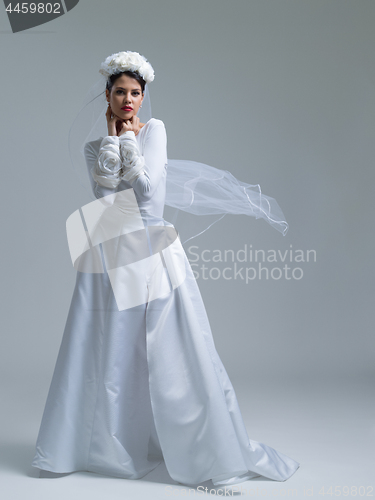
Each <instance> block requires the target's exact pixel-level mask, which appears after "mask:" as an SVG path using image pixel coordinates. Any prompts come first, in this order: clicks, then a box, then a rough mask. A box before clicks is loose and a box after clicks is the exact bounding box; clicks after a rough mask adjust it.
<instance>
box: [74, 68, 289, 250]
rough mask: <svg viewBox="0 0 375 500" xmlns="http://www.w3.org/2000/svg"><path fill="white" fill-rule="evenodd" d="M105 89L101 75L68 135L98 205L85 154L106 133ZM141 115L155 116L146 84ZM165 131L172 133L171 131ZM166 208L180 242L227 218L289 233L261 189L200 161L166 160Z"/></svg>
mask: <svg viewBox="0 0 375 500" xmlns="http://www.w3.org/2000/svg"><path fill="white" fill-rule="evenodd" d="M105 87H106V78H105V77H104V76H102V77H101V78H99V79H98V80H97V82H96V83H95V84H94V85H92V87H91V88H90V89H89V91H88V92H87V94H86V96H85V98H84V102H83V105H82V107H81V109H80V111H79V112H78V114H77V116H76V117H75V119H74V122H73V124H72V126H71V127H70V130H69V154H70V159H71V164H72V167H73V171H74V173H75V174H76V175H77V177H78V179H79V182H80V184H81V185H82V187H83V188H84V190H85V191H86V193H87V195H88V197H89V199H91V200H95V196H94V194H93V190H92V186H93V182H94V181H93V179H92V177H91V174H90V172H89V171H88V169H87V166H86V163H85V159H84V154H83V150H84V146H85V144H86V143H87V142H90V141H95V140H97V139H99V138H100V137H105V136H106V135H107V134H108V132H107V122H106V118H105V112H106V109H107V106H108V103H107V101H106V96H105ZM137 116H138V117H139V118H140V121H141V122H144V123H146V122H147V121H148V120H149V119H150V118H151V117H152V110H151V99H150V91H149V85H148V84H146V86H145V95H144V99H143V103H142V108H141V109H140V110H139V112H138V115H137ZM167 125H168V124H167ZM166 128H167V132H168V126H166ZM165 205H166V212H167V216H166V215H165V216H166V219H167V220H168V221H169V222H171V223H172V224H175V225H176V229H177V231H178V232H179V235H180V239H181V241H182V243H186V242H187V241H189V240H191V239H192V238H195V237H197V236H199V235H200V234H202V233H204V232H205V231H207V230H208V229H209V228H210V227H211V226H212V225H213V224H215V223H216V222H218V221H219V220H221V219H222V218H223V217H224V216H225V215H226V214H243V215H249V216H252V217H255V218H257V219H258V218H263V219H265V220H266V221H267V222H268V223H269V224H270V225H271V226H272V227H274V228H275V229H277V230H278V231H280V232H281V233H282V234H283V235H285V234H286V232H287V230H288V224H287V222H286V221H285V217H284V214H283V212H282V210H281V208H280V207H279V205H278V203H277V201H276V200H275V199H274V198H271V197H269V196H267V195H264V194H263V193H262V192H261V188H260V186H259V184H255V185H254V184H248V183H245V182H242V181H240V180H238V179H237V178H236V177H235V176H234V175H232V174H231V173H230V172H229V171H227V170H221V169H218V168H216V167H213V166H210V165H207V164H204V163H199V162H196V161H191V160H173V159H169V158H168V167H167V182H166V199H165ZM181 213H183V217H181V216H180V214H181ZM180 219H181V220H180Z"/></svg>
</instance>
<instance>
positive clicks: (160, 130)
mask: <svg viewBox="0 0 375 500" xmlns="http://www.w3.org/2000/svg"><path fill="white" fill-rule="evenodd" d="M101 72H102V74H103V75H104V76H105V78H106V100H107V103H108V104H107V106H108V107H107V110H106V113H105V116H106V124H107V135H105V136H104V137H99V138H98V139H96V140H94V141H89V142H87V143H86V145H85V148H84V152H85V158H86V163H87V167H88V170H89V173H90V177H91V185H92V189H93V192H94V193H95V201H93V202H92V203H90V204H87V205H85V206H84V207H82V210H81V213H79V211H77V212H76V213H75V214H72V216H71V218H70V221H68V224H67V228H68V238H69V237H70V242H69V244H70V249H71V252H72V246H73V243H74V244H75V243H77V241H78V240H79V241H81V240H80V238H81V237H82V238H83V240H84V244H81V250H80V251H77V252H75V253H74V252H72V257H73V254H74V256H75V257H74V258H73V262H74V265H75V267H76V269H77V271H78V272H77V281H76V286H75V289H74V293H73V298H72V302H71V306H70V310H69V315H68V319H67V323H66V327H65V330H64V334H63V339H62V343H61V347H60V351H59V354H58V358H57V362H56V367H55V371H54V374H53V378H52V382H51V386H50V390H49V393H48V397H47V402H46V406H45V409H44V414H43V418H42V422H41V426H40V431H39V435H38V439H37V444H36V454H35V457H34V460H33V463H32V465H33V466H34V467H38V468H39V469H41V470H47V471H53V472H56V473H67V472H73V471H79V470H82V471H92V472H96V473H100V474H106V475H111V476H118V477H123V478H127V479H139V478H141V477H143V476H145V475H146V474H147V473H148V472H150V471H151V470H153V469H154V468H155V467H156V466H157V465H159V464H160V463H161V462H162V461H163V460H164V462H165V465H166V468H167V470H168V472H169V474H170V476H171V477H172V478H173V479H174V480H176V481H178V482H180V483H183V484H190V485H198V484H199V483H201V482H203V481H206V480H210V479H211V480H212V482H213V484H214V485H230V484H235V483H240V482H243V481H246V480H248V479H252V478H254V477H257V476H264V477H266V478H270V479H273V480H276V481H285V480H286V479H288V478H289V477H290V476H291V475H292V474H293V473H294V472H295V471H296V470H297V469H298V467H299V463H298V462H296V461H295V460H293V459H292V458H289V457H287V456H286V455H284V454H282V453H280V452H277V451H276V450H274V449H273V448H271V447H269V446H267V445H265V444H263V443H259V442H257V441H253V440H251V439H249V437H248V435H247V431H246V428H245V425H244V422H243V419H242V416H241V412H240V409H239V406H238V403H237V399H236V394H235V391H234V389H233V386H232V384H231V382H230V380H229V377H228V374H227V372H226V370H225V368H224V366H223V364H222V362H221V360H220V357H219V355H218V353H217V351H216V349H215V345H214V341H213V337H212V333H211V329H210V325H209V321H208V318H207V315H206V311H205V308H204V305H203V301H202V297H201V295H200V292H199V288H198V286H197V283H196V280H195V278H194V275H193V272H192V269H191V267H190V264H189V261H188V259H187V257H186V254H185V252H184V249H183V247H182V245H181V241H180V238H179V236H178V233H177V232H176V230H175V228H174V226H173V225H172V224H171V223H170V222H168V221H166V220H165V219H164V218H163V210H164V205H165V203H166V197H168V196H169V199H170V200H171V199H172V198H173V196H172V195H173V194H175V195H176V194H178V195H179V196H176V198H180V197H181V196H180V195H181V193H182V197H183V193H184V192H183V190H182V191H179V188H178V187H176V188H175V192H174V193H173V192H172V191H173V189H174V188H173V187H172V186H171V185H170V187H169V188H168V179H169V176H170V175H172V176H173V180H174V183H173V186H176V185H177V184H178V181H181V182H180V186H182V185H183V182H185V183H187V184H188V182H186V179H184V180H181V179H182V177H183V174H182V173H181V171H180V172H177V173H176V172H175V173H174V174H170V173H169V172H168V169H169V168H170V166H171V164H172V165H173V166H174V167H175V168H176V169H178V165H177V164H176V163H173V162H171V161H169V160H168V158H167V136H166V130H165V126H164V123H163V122H162V121H161V120H158V119H155V118H150V119H149V120H147V122H146V123H141V122H140V119H139V118H138V116H137V114H138V112H139V110H140V109H141V107H142V105H143V102H144V98H145V87H146V85H148V84H149V83H150V82H151V81H152V80H153V79H154V72H153V69H152V67H151V65H150V64H149V63H148V62H147V61H146V59H145V58H144V57H143V56H141V55H139V54H138V53H135V52H120V53H118V54H113V55H112V56H110V57H108V58H107V59H106V61H105V62H104V63H103V64H102V67H101ZM185 173H186V172H185ZM179 176H180V177H179ZM193 184H194V183H193ZM216 184H217V183H216ZM189 186H190V189H191V183H190V184H189ZM168 193H169V194H168ZM245 194H246V196H247V197H248V199H249V201H250V198H249V196H248V192H245ZM265 198H267V197H265ZM268 200H271V199H270V198H268ZM185 201H186V200H185ZM176 203H177V202H176ZM184 203H185V202H184ZM254 203H255V201H254ZM254 203H253V204H254ZM190 205H191V204H190ZM176 206H177V205H176ZM185 206H186V205H185ZM254 206H255V205H254ZM253 208H254V207H253ZM257 208H258V211H255V212H254V213H253V215H255V216H257V215H258V216H260V215H259V213H261V210H262V209H263V208H262V205H261V204H260V205H259V206H258V207H257ZM207 213H208V212H207ZM212 213H213V212H212ZM269 218H270V220H269V222H271V223H272V222H273V223H276V222H277V221H276V222H275V219H274V218H272V217H269ZM281 221H282V219H281V220H280V221H279V222H280V223H281ZM69 231H70V233H69ZM80 231H81V232H80ZM69 235H70V236H69ZM72 235H73V236H72ZM83 240H82V241H83ZM82 241H81V243H82Z"/></svg>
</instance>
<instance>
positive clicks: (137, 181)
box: [119, 119, 167, 199]
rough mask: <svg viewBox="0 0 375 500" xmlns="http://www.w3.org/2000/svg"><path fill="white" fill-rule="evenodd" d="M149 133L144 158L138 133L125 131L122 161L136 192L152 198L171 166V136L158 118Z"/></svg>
mask: <svg viewBox="0 0 375 500" xmlns="http://www.w3.org/2000/svg"><path fill="white" fill-rule="evenodd" d="M150 127H151V129H150V130H147V135H146V138H145V144H144V147H143V155H141V153H140V151H139V147H138V143H137V140H136V137H135V134H134V132H131V131H129V132H125V134H123V135H121V136H120V137H119V143H120V156H121V160H122V172H123V174H122V179H124V180H125V181H127V182H129V183H130V185H131V186H132V188H133V189H134V191H135V192H136V193H137V194H139V195H142V197H143V198H146V199H150V198H151V197H152V196H153V194H154V192H155V190H156V188H157V187H158V185H159V182H160V180H161V177H162V174H163V170H164V166H165V164H166V163H167V134H166V131H165V126H164V123H163V122H162V121H161V120H156V119H154V120H153V122H152V123H150Z"/></svg>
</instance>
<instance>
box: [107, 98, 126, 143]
mask: <svg viewBox="0 0 375 500" xmlns="http://www.w3.org/2000/svg"><path fill="white" fill-rule="evenodd" d="M105 116H106V118H107V126H108V135H118V133H119V131H120V130H121V129H122V119H121V118H120V117H118V116H117V115H115V114H114V113H112V109H111V105H110V104H108V108H107V111H106V114H105Z"/></svg>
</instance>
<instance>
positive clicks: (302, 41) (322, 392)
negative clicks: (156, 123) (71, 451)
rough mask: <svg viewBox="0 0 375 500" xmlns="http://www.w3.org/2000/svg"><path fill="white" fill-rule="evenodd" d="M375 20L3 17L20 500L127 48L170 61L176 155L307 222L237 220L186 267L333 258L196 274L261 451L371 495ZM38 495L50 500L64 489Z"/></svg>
mask: <svg viewBox="0 0 375 500" xmlns="http://www.w3.org/2000/svg"><path fill="white" fill-rule="evenodd" d="M374 21H375V4H374V2H373V1H370V0H361V1H360V2H356V1H354V0H353V1H348V0H330V1H329V2H327V1H326V0H310V1H307V0H303V1H300V0H282V1H273V0H262V1H260V0H234V1H232V2H229V1H222V0H188V1H180V0H173V1H172V0H143V1H142V2H137V3H133V2H126V1H123V0H109V1H106V2H104V1H99V0H80V2H79V4H78V5H77V7H75V8H74V9H73V10H72V11H71V12H69V13H68V14H66V15H64V16H62V17H60V18H58V19H56V20H55V21H52V22H50V23H48V24H45V25H42V26H39V27H36V28H33V29H30V30H28V31H25V32H21V33H18V34H12V33H11V31H10V27H9V22H8V19H7V18H6V15H5V11H4V10H2V11H1V12H0V37H1V44H0V55H1V66H2V71H1V72H0V81H1V89H2V92H1V97H0V99H1V110H2V113H1V121H0V131H1V144H2V157H1V162H2V196H1V202H2V228H3V246H2V248H3V258H2V267H3V269H2V280H1V288H2V306H3V311H2V349H1V353H0V360H1V394H2V397H1V399H2V402H3V404H2V412H1V416H0V424H1V433H2V441H1V442H2V443H3V445H2V450H3V453H2V458H1V467H2V468H3V470H4V471H7V473H8V476H7V477H8V478H9V482H8V483H7V485H8V486H7V487H9V489H10V490H12V491H13V493H14V495H16V497H17V495H19V498H21V489H22V487H24V486H25V484H26V483H24V482H22V481H20V479H19V478H20V477H23V476H26V475H27V474H32V472H31V471H30V463H31V459H32V456H33V446H34V444H35V440H36V437H37V432H38V428H39V424H40V419H41V416H42V411H43V406H44V403H45V399H46V396H47V391H48V388H49V384H50V381H51V377H52V372H53V368H54V365H55V362H56V357H57V353H58V348H59V345H60V342H61V338H62V334H63V329H64V326H65V321H66V318H67V314H68V309H69V305H70V301H71V297H72V293H73V288H74V283H75V276H76V271H75V270H74V268H73V266H72V263H71V259H70V254H69V248H68V244H67V238H66V229H65V223H66V219H67V218H68V217H69V215H70V214H72V213H73V212H74V211H75V210H77V209H78V208H80V207H81V206H82V205H84V204H85V203H88V202H89V201H90V199H89V198H88V196H87V194H86V193H85V191H84V190H83V188H82V186H81V185H80V184H79V182H78V179H77V177H76V176H75V174H74V172H73V170H72V168H71V164H70V158H69V151H68V131H69V128H70V126H71V124H72V122H73V120H74V118H75V116H76V114H77V111H78V110H79V108H80V106H81V104H82V99H83V97H84V96H85V93H86V91H87V89H88V87H89V86H90V85H92V84H93V83H94V82H95V81H96V79H97V78H98V69H99V66H100V63H101V62H102V61H103V60H104V59H105V58H106V57H107V56H108V55H110V54H112V53H114V52H118V51H122V50H134V51H137V52H140V53H141V54H143V55H145V57H146V58H147V59H148V60H149V61H150V62H151V64H152V65H153V67H154V70H155V80H154V82H153V83H152V84H151V85H150V94H151V101H152V110H153V116H154V117H155V118H159V119H161V120H163V121H164V123H165V126H166V130H167V137H168V157H169V158H175V159H190V160H195V161H200V162H203V163H207V164H209V165H213V166H216V167H218V168H221V169H224V170H229V171H230V172H232V173H233V175H235V176H236V177H237V178H238V179H240V180H242V181H244V182H247V183H249V184H258V183H259V184H260V186H261V188H262V191H263V193H265V194H267V195H269V196H272V197H274V198H276V200H277V201H278V203H279V204H280V206H281V208H282V210H283V212H284V214H285V217H286V220H287V221H288V223H289V226H290V228H289V232H288V233H287V235H286V236H285V237H284V236H282V235H281V233H279V232H277V231H275V230H274V229H273V228H272V227H271V226H269V225H268V224H266V222H265V221H263V220H255V219H253V218H249V217H245V216H237V217H235V216H233V217H231V216H229V215H228V216H226V217H225V218H224V219H223V220H222V221H220V222H218V223H217V224H215V225H214V226H212V228H211V229H210V230H208V231H207V232H206V233H204V234H203V235H202V236H200V237H197V238H195V239H193V240H191V242H188V243H187V244H186V245H185V250H186V251H187V255H188V257H189V258H190V256H191V255H190V254H189V251H188V248H189V247H190V246H191V245H195V247H194V251H195V252H198V253H200V252H201V251H203V250H205V249H209V250H210V251H211V252H212V251H213V250H215V249H216V250H217V249H219V250H222V251H224V250H225V249H232V250H234V252H237V251H238V250H240V249H243V248H244V247H245V245H247V248H248V249H249V247H250V245H252V248H253V249H254V250H255V249H263V250H265V251H266V252H267V250H269V249H273V250H276V252H277V251H279V250H280V252H281V253H282V254H284V252H285V251H286V250H290V249H291V248H292V249H293V250H297V249H299V250H302V251H303V253H305V254H306V252H307V250H315V252H316V262H313V261H310V262H302V263H293V262H292V263H290V262H289V261H287V263H288V265H290V266H291V267H292V268H293V267H300V268H302V269H303V277H302V278H301V279H290V280H287V279H285V278H281V279H272V278H270V279H268V280H267V279H253V280H251V281H250V282H248V283H245V281H244V280H243V279H240V278H238V279H232V280H227V279H224V278H223V277H221V278H220V279H212V278H210V279H207V280H204V279H202V278H199V279H198V285H199V287H200V290H201V293H202V296H203V300H204V302H205V305H206V308H207V313H208V317H209V319H210V324H211V327H212V332H213V337H214V340H215V344H216V347H217V350H218V352H219V354H220V356H221V359H222V361H223V363H224V365H225V367H226V369H227V371H228V374H229V376H230V378H231V381H232V383H233V385H234V388H235V390H236V393H237V396H238V400H239V404H240V408H241V410H242V411H243V415H244V420H245V422H246V425H247V429H248V433H249V436H250V438H252V439H255V440H258V441H261V442H265V443H267V444H269V445H270V446H273V447H275V448H276V449H279V450H280V451H282V452H283V453H286V454H287V455H290V456H291V457H293V458H295V459H296V460H298V461H300V462H301V468H300V470H299V471H298V472H297V473H296V475H295V478H294V479H293V480H294V481H297V482H298V481H299V482H300V484H301V488H300V491H301V492H302V485H303V486H309V485H311V484H313V483H314V484H315V482H316V484H323V483H324V482H326V484H327V485H329V484H330V482H332V481H333V478H335V477H336V476H335V474H336V475H337V478H341V477H346V483H345V484H350V485H351V484H358V486H359V484H364V485H365V486H367V484H370V480H371V474H370V471H371V470H373V467H374V459H373V454H372V453H371V455H370V449H371V448H372V447H373V446H374V444H375V422H374V405H373V396H374V391H373V386H374V384H373V382H374V372H373V365H374V335H373V325H374V321H373V320H374V315H373V310H374V305H373V304H374V286H373V280H374V271H373V269H374V267H373V252H374V236H373V227H374V224H373V213H374V201H373V186H374V181H375V175H374V154H375V147H374V144H375V141H374V132H375V118H374V116H375V114H374V111H375V92H374V90H375V65H374V62H375V61H374V54H375V35H374V28H373V27H374ZM165 218H166V219H167V220H168V218H167V216H166V213H165ZM176 227H177V228H178V223H177V222H176ZM197 247H198V248H197ZM206 255H207V254H206ZM200 264H202V262H200ZM245 264H246V263H245ZM245 264H243V265H245ZM206 265H207V266H208V268H209V267H210V266H212V267H213V266H216V264H215V263H212V262H211V263H206ZM229 265H232V264H231V263H229ZM246 265H247V266H250V265H253V264H251V263H247V264H246ZM264 265H265V266H266V267H268V269H269V270H270V269H272V267H274V266H278V267H282V265H281V264H280V262H279V263H277V264H276V263H265V264H264ZM219 267H221V269H222V268H223V267H225V266H223V265H222V264H220V266H219ZM349 436H350V437H349ZM348 439H350V440H351V443H350V447H351V452H350V455H349V452H348V451H347V448H348V441H347V440H348ZM323 457H324V458H323ZM328 471H329V472H328ZM91 476H92V474H91V475H90V474H87V475H86V476H85V477H86V478H88V479H86V480H87V481H90V478H91ZM297 476H298V477H297ZM12 477H13V482H12ZM15 477H17V478H18V479H17V486H16V483H15V482H14V478H15ZM71 477H73V476H71ZM31 479H33V480H34V478H31V477H24V478H23V480H24V481H26V480H31ZM337 480H338V479H337ZM58 481H65V482H60V483H59V484H60V485H61V484H63V485H65V488H68V489H69V487H72V486H70V485H69V483H67V481H66V479H61V480H60V479H59V480H58ZM74 481H77V479H74ZM366 481H367V482H366ZM36 483H38V482H37V481H36V479H35V480H34V482H33V483H32V485H33V486H32V488H42V490H39V489H38V490H37V489H35V495H38V498H39V497H41V498H44V497H43V495H46V497H45V498H47V492H48V494H50V493H51V492H52V491H53V490H52V488H57V486H51V482H49V483H48V484H49V486H48V490H45V489H44V488H45V486H40V484H41V483H43V480H40V481H39V483H38V485H36ZM129 483H132V484H131V485H129ZM140 483H141V482H131V481H124V482H123V483H121V484H122V485H125V484H126V486H122V488H124V489H123V492H124V491H127V490H126V488H136V489H137V490H136V491H137V492H138V490H139V494H141V489H140ZM336 483H337V481H336ZM44 484H45V483H44ZM55 484H56V483H55ZM88 484H89V483H88ZM91 484H92V483H91ZM114 484H115V486H113V488H115V489H114V490H113V492H112V493H113V495H112V497H113V498H117V496H116V494H117V493H116V492H117V488H120V486H119V481H117V482H116V483H114ZM149 484H150V485H151V486H150V487H151V488H152V487H154V486H153V485H154V483H149ZM342 484H343V483H342ZM22 485H23V486H22ZM283 486H284V487H285V485H283ZM91 487H92V486H91ZM65 491H67V490H61V491H60V492H58V491H57V492H56V491H53V494H54V495H55V498H59V496H58V495H59V494H61V495H63V492H65ZM153 491H155V490H153ZM32 494H34V493H31V496H29V498H33V497H32ZM64 494H65V493H64ZM96 494H98V495H99V492H98V491H95V490H92V491H91V497H90V498H96V496H95V495H96ZM137 494H138V493H137ZM157 494H159V493H155V495H156V496H157ZM301 494H302V493H301ZM160 495H161V496H160V498H162V493H161V490H160ZM156 496H155V497H156ZM17 498H18V497H17ZM35 498H36V496H35ZM80 498H83V497H80ZM98 498H99V496H98ZM118 498H120V496H119V497H118Z"/></svg>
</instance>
